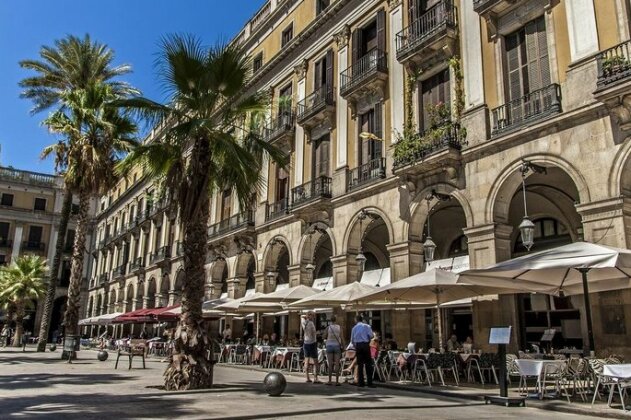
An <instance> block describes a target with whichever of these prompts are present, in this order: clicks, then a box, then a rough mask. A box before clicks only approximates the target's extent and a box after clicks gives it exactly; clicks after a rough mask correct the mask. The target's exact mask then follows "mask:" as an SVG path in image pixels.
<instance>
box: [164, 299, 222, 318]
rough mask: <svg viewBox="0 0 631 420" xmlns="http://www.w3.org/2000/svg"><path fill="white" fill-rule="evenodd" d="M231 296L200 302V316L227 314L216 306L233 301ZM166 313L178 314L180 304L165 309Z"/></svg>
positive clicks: (180, 310)
mask: <svg viewBox="0 0 631 420" xmlns="http://www.w3.org/2000/svg"><path fill="white" fill-rule="evenodd" d="M233 300H234V299H231V298H218V299H211V300H207V301H205V302H204V303H202V317H204V318H216V317H221V316H226V315H229V314H227V313H226V312H225V311H223V310H219V309H216V308H217V306H219V305H223V304H224V303H228V302H231V301H233ZM167 313H171V314H176V315H179V314H181V313H182V306H178V307H177V308H174V309H171V310H169V311H167Z"/></svg>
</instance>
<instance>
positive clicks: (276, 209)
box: [265, 197, 289, 221]
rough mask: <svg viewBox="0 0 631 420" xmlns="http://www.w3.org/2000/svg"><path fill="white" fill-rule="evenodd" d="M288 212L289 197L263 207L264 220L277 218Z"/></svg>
mask: <svg viewBox="0 0 631 420" xmlns="http://www.w3.org/2000/svg"><path fill="white" fill-rule="evenodd" d="M288 213H289V197H288V198H283V199H282V200H278V201H277V202H275V203H271V204H269V203H268V204H267V207H266V208H265V220H266V221H267V220H273V219H278V218H279V217H282V216H284V215H286V214H288Z"/></svg>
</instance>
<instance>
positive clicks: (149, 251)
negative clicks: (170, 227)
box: [146, 221, 156, 262]
mask: <svg viewBox="0 0 631 420" xmlns="http://www.w3.org/2000/svg"><path fill="white" fill-rule="evenodd" d="M155 235H156V227H155V222H153V221H151V222H150V223H149V246H148V247H147V255H146V258H147V262H149V259H150V258H151V257H150V256H151V254H153V253H154V252H155V249H154V246H153V244H154V243H155V240H154V237H155Z"/></svg>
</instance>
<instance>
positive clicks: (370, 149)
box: [358, 103, 383, 165]
mask: <svg viewBox="0 0 631 420" xmlns="http://www.w3.org/2000/svg"><path fill="white" fill-rule="evenodd" d="M381 118H382V115H381V103H377V104H375V107H374V108H373V109H371V110H370V111H368V112H366V113H364V114H361V115H360V116H359V131H360V133H372V134H374V135H375V136H376V137H378V138H380V139H381V138H383V137H382V135H383V132H382V129H381V126H382V123H381ZM382 143H383V142H382V141H379V140H373V139H364V138H361V137H360V138H359V153H358V155H359V156H358V157H359V165H364V164H366V163H369V162H370V161H372V160H375V159H380V158H381V157H382V155H383V151H382V147H383V145H382Z"/></svg>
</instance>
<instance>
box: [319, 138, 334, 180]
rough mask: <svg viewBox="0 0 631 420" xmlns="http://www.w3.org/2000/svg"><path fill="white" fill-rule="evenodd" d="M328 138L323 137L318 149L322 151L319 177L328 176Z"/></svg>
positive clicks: (329, 142)
mask: <svg viewBox="0 0 631 420" xmlns="http://www.w3.org/2000/svg"><path fill="white" fill-rule="evenodd" d="M330 144H331V141H330V138H329V136H328V135H327V136H325V137H324V139H323V140H322V144H321V145H320V148H321V149H322V154H321V156H322V159H321V161H320V175H322V176H329V160H330V159H331V156H330V154H329V153H330V152H329V151H330Z"/></svg>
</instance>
